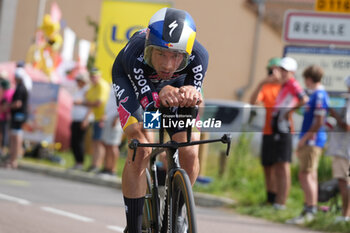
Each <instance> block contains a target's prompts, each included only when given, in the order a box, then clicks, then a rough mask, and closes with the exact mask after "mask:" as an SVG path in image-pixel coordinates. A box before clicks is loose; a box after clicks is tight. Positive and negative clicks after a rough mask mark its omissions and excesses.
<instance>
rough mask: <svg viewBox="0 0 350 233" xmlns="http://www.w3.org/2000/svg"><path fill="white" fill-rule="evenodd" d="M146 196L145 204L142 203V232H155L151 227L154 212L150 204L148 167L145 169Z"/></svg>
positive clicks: (150, 186) (150, 189)
mask: <svg viewBox="0 0 350 233" xmlns="http://www.w3.org/2000/svg"><path fill="white" fill-rule="evenodd" d="M146 182H147V188H146V197H145V204H144V205H143V214H142V232H143V233H156V232H155V231H154V228H153V223H154V221H155V220H154V214H153V208H152V207H153V206H152V204H153V203H152V183H151V175H150V174H149V171H148V169H146Z"/></svg>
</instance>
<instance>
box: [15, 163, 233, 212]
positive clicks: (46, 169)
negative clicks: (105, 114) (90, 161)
mask: <svg viewBox="0 0 350 233" xmlns="http://www.w3.org/2000/svg"><path fill="white" fill-rule="evenodd" d="M19 169H21V170H24V171H29V172H35V173H40V174H44V175H48V176H53V177H58V178H62V179H67V180H73V181H77V182H84V183H89V184H93V185H100V186H105V187H110V188H116V189H121V187H122V185H121V178H120V177H116V176H114V177H112V176H106V175H99V174H94V173H87V172H83V171H79V170H71V169H64V168H60V167H53V166H47V165H42V164H36V163H31V162H26V161H23V160H21V161H19ZM193 196H194V200H195V203H196V205H198V206H203V207H228V206H231V205H233V204H234V203H235V201H234V200H232V199H229V198H224V197H218V196H213V195H210V194H206V193H198V192H194V194H193Z"/></svg>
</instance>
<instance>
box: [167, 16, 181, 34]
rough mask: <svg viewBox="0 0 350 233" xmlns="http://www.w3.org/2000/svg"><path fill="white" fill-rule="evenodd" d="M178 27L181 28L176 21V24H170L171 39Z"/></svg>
mask: <svg viewBox="0 0 350 233" xmlns="http://www.w3.org/2000/svg"><path fill="white" fill-rule="evenodd" d="M177 26H179V24H177V23H176V20H175V21H174V22H172V23H171V24H169V26H168V27H169V28H171V29H170V32H169V36H170V37H171V35H172V34H173V31H174V30H175V28H177Z"/></svg>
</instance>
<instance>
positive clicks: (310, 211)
mask: <svg viewBox="0 0 350 233" xmlns="http://www.w3.org/2000/svg"><path fill="white" fill-rule="evenodd" d="M303 77H304V81H305V86H306V88H307V89H308V92H309V93H310V98H309V101H308V102H307V104H306V105H305V109H304V120H303V124H302V128H301V133H300V140H299V143H298V147H297V156H298V159H299V182H300V185H301V187H302V189H303V192H304V203H305V206H304V209H303V211H302V213H301V215H300V216H298V217H296V218H293V219H291V220H288V221H287V223H292V224H304V223H306V222H310V221H312V220H313V219H314V217H315V214H316V212H317V199H318V196H317V195H318V181H317V168H318V161H319V158H320V156H321V154H322V148H323V147H324V145H325V143H326V141H327V133H326V129H325V119H326V115H327V112H328V108H329V97H328V94H327V92H326V90H325V89H324V87H323V86H322V84H321V80H322V77H323V70H322V68H321V67H319V66H316V65H312V66H309V67H307V68H306V69H305V70H304V72H303Z"/></svg>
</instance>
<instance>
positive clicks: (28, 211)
mask: <svg viewBox="0 0 350 233" xmlns="http://www.w3.org/2000/svg"><path fill="white" fill-rule="evenodd" d="M122 200H123V198H122V193H121V191H120V190H118V189H114V188H107V187H101V186H95V185H91V184H86V183H80V182H76V181H69V180H64V179H59V178H55V177H50V176H45V175H43V174H37V173H30V172H25V171H21V170H4V169H0V233H96V232H99V233H113V232H123V229H124V226H125V216H124V206H123V202H122ZM197 224H198V228H199V232H200V233H213V232H214V233H225V232H244V233H251V232H258V233H280V232H283V233H292V232H293V233H294V232H295V233H305V232H314V231H309V230H306V229H301V228H297V227H293V226H288V225H284V224H276V223H271V222H268V221H265V220H261V219H256V218H251V217H247V216H241V215H238V214H236V213H234V212H233V211H232V210H228V209H218V208H203V207H197Z"/></svg>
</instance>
